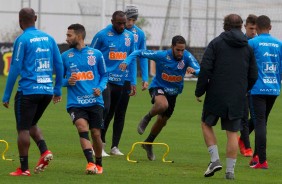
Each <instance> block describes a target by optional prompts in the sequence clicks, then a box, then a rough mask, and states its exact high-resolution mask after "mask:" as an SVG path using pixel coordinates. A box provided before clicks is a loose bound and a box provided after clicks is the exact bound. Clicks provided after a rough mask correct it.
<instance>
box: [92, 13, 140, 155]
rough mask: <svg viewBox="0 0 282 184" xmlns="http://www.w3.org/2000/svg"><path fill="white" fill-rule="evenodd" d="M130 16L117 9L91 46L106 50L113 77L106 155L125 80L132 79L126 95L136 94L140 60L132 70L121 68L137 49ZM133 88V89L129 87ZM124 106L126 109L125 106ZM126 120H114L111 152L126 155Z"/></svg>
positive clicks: (107, 106) (106, 115)
mask: <svg viewBox="0 0 282 184" xmlns="http://www.w3.org/2000/svg"><path fill="white" fill-rule="evenodd" d="M125 25H126V15H125V13H124V12H123V11H116V12H114V13H113V15H112V24H110V25H108V26H107V27H106V28H104V29H103V30H101V31H99V32H98V33H97V34H96V35H95V36H94V38H93V40H92V43H91V47H93V48H95V49H98V50H100V51H101V52H102V53H103V56H104V59H105V62H106V66H107V72H108V73H109V80H108V84H107V88H106V89H105V90H104V92H103V98H104V103H105V109H104V129H102V132H101V137H102V141H103V150H102V155H103V156H109V155H108V154H107V153H106V152H105V151H104V148H105V145H106V133H107V130H108V127H109V124H110V122H111V120H112V118H113V116H114V115H115V116H116V114H115V111H116V109H117V107H118V105H119V101H120V99H121V97H122V93H123V89H124V81H125V80H126V81H130V91H131V92H130V93H129V94H128V93H127V94H126V95H135V92H136V75H137V67H136V62H135V63H133V64H132V65H131V66H130V67H129V70H127V71H121V70H120V69H119V68H118V66H119V64H120V63H121V62H122V61H123V60H124V59H125V58H126V57H127V56H128V55H129V54H130V53H131V52H133V51H134V37H133V34H132V33H131V32H130V31H127V30H126V29H125ZM127 91H129V89H128V90H127ZM123 109H126V108H125V107H123ZM124 113H125V111H124ZM123 124H124V121H114V123H113V135H112V145H111V152H110V153H111V154H115V155H123V154H122V153H121V152H120V150H119V149H118V143H119V140H120V136H121V132H122V129H123Z"/></svg>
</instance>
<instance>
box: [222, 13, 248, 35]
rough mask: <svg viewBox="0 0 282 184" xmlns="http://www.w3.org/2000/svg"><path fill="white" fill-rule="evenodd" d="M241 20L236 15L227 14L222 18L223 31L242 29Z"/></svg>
mask: <svg viewBox="0 0 282 184" xmlns="http://www.w3.org/2000/svg"><path fill="white" fill-rule="evenodd" d="M242 25H243V20H242V18H241V17H240V16H239V15H237V14H229V15H227V16H225V17H224V22H223V29H224V30H225V31H230V30H231V29H240V30H241V29H242Z"/></svg>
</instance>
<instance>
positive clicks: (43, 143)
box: [36, 140, 48, 155]
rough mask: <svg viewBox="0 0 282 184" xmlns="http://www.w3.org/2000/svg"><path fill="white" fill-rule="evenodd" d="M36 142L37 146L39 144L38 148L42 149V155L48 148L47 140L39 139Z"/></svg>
mask: <svg viewBox="0 0 282 184" xmlns="http://www.w3.org/2000/svg"><path fill="white" fill-rule="evenodd" d="M36 144H37V146H38V148H39V150H40V154H41V155H42V154H43V153H44V152H45V151H47V150H48V148H47V145H46V142H45V141H44V140H40V141H38V142H37V143H36Z"/></svg>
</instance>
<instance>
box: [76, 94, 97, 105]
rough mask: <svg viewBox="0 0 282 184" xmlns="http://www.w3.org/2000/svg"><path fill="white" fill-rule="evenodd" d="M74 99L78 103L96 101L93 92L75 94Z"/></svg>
mask: <svg viewBox="0 0 282 184" xmlns="http://www.w3.org/2000/svg"><path fill="white" fill-rule="evenodd" d="M76 99H77V102H78V103H79V104H93V103H95V102H96V98H95V96H94V95H93V94H91V95H83V96H77V97H76Z"/></svg>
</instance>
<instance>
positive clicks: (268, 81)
mask: <svg viewBox="0 0 282 184" xmlns="http://www.w3.org/2000/svg"><path fill="white" fill-rule="evenodd" d="M263 83H264V84H278V82H277V79H276V77H264V78H263Z"/></svg>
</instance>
